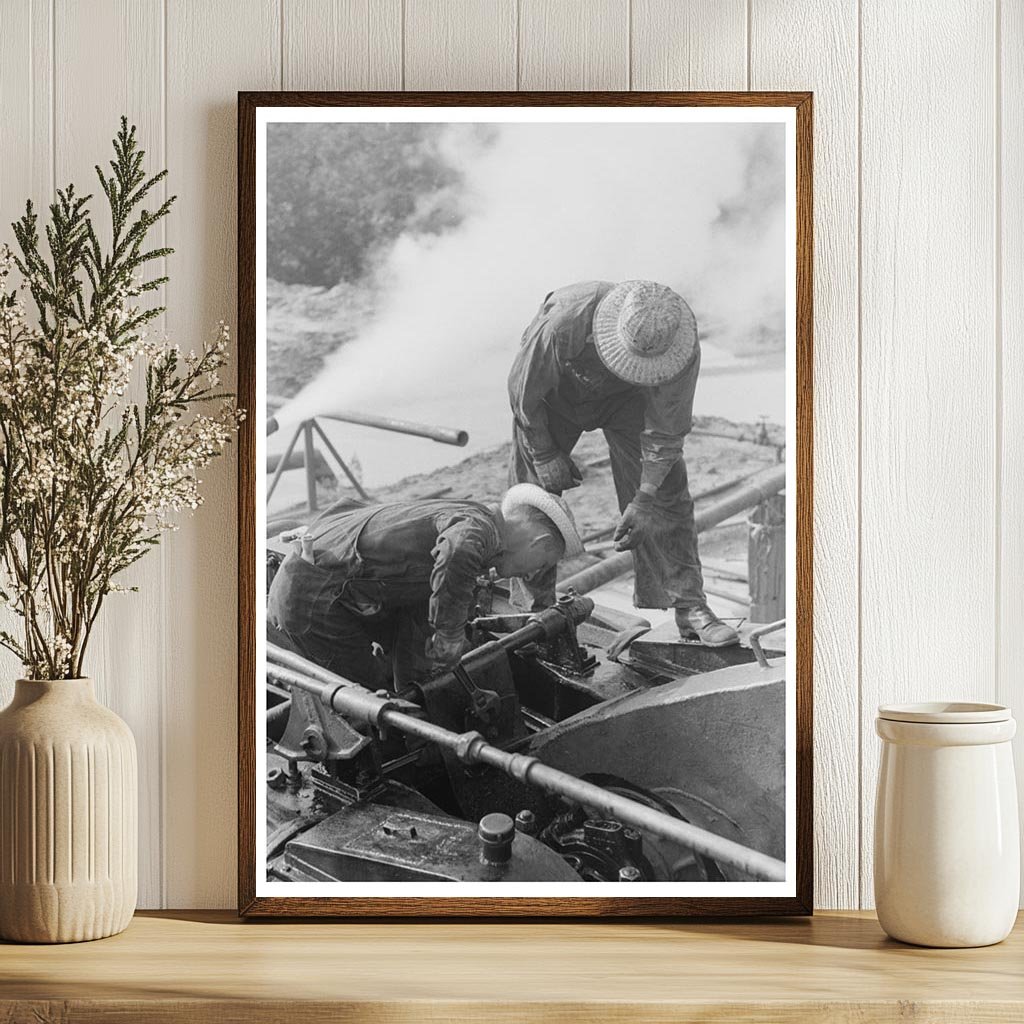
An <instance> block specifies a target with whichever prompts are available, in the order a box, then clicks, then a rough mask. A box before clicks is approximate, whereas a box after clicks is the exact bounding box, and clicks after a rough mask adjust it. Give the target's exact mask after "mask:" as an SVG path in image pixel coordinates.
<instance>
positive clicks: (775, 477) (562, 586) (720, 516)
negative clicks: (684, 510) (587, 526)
mask: <svg viewBox="0 0 1024 1024" xmlns="http://www.w3.org/2000/svg"><path fill="white" fill-rule="evenodd" d="M785 486H786V467H785V465H779V466H772V468H771V469H766V470H764V471H763V472H761V473H758V474H757V475H756V476H754V477H752V478H751V479H750V480H748V481H747V483H746V484H745V485H744V486H743V487H740V488H739V489H738V490H736V491H734V492H733V493H732V494H730V495H728V497H725V498H723V499H722V500H721V501H719V502H716V503H715V504H714V505H710V506H708V507H707V508H703V509H700V510H699V511H698V512H697V513H696V515H695V516H694V523H695V525H696V527H697V532H698V533H702V532H703V531H704V530H708V529H710V528H711V527H713V526H717V525H718V524H719V523H722V522H724V521H725V520H726V519H728V518H729V517H730V516H734V515H735V514H736V513H737V512H742V511H743V510H744V509H746V508H750V507H751V506H752V505H757V504H758V503H759V502H762V501H764V500H765V498H770V497H771V496H772V495H773V494H778V493H779V491H781V490H782V489H783V488H784V487H785ZM632 568H633V553H632V552H631V551H621V552H619V553H618V554H615V555H611V556H609V557H608V558H605V559H604V560H603V561H601V562H598V563H597V565H592V566H590V567H589V568H587V569H581V570H580V571H579V572H577V573H573V575H572V576H569V577H568V578H567V579H564V580H560V581H559V583H558V589H559V590H563V591H564V590H568V589H569V587H572V588H573V589H574V590H575V591H576V593H577V594H586V593H588V592H589V591H591V590H596V589H597V588H598V587H601V586H604V584H605V583H610V582H611V581H612V580H613V579H615V578H616V577H618V576H621V575H622V574H623V573H626V572H629V571H630V569H632Z"/></svg>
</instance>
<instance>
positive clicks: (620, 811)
mask: <svg viewBox="0 0 1024 1024" xmlns="http://www.w3.org/2000/svg"><path fill="white" fill-rule="evenodd" d="M273 654H274V656H275V657H277V656H279V655H286V656H287V658H286V660H287V661H289V662H292V663H293V664H297V663H299V662H304V661H305V659H304V658H299V656H298V655H291V654H289V652H286V651H282V650H281V648H274V649H273ZM296 659H298V661H296ZM314 668H315V669H316V672H315V677H313V676H307V675H305V674H304V673H302V672H299V671H294V670H292V669H289V668H283V667H280V666H275V665H270V666H268V669H267V671H268V673H269V674H270V675H272V676H274V677H275V678H277V679H279V680H281V681H282V682H284V683H287V684H289V685H291V686H298V687H301V688H302V689H305V690H308V691H309V692H310V693H313V694H315V695H316V696H317V698H318V699H319V700H320V701H321V702H322V703H323V704H325V705H326V706H327V707H329V708H331V709H332V710H333V711H336V712H337V713H338V714H342V715H346V716H348V717H350V718H353V719H355V720H356V721H358V722H362V723H366V724H372V725H375V726H378V727H386V728H391V729H396V730H398V731H399V732H401V733H404V734H405V735H407V736H415V737H417V738H419V739H422V740H425V741H427V742H429V743H434V744H437V745H438V746H440V747H444V748H445V749H447V750H451V751H452V752H454V753H455V754H456V755H457V756H458V758H459V760H460V761H462V762H463V763H464V764H486V765H490V766H491V767H493V768H497V769H498V770H499V771H501V772H504V773H505V774H506V775H509V776H511V777H512V778H514V779H517V780H519V781H520V782H522V783H524V784H525V785H530V786H536V787H538V788H539V789H543V790H545V791H546V792H549V793H554V794H556V795H558V796H561V797H563V798H565V799H566V800H569V801H570V802H572V803H575V804H580V805H582V806H585V807H591V808H594V809H596V810H598V811H600V812H601V813H603V814H606V815H608V816H609V817H612V818H615V819H617V820H619V821H622V822H624V823H626V824H628V825H634V826H635V827H637V828H639V829H641V830H643V831H644V832H649V833H650V834H652V835H656V836H659V837H660V838H662V839H667V840H669V841H670V842H675V843H678V844H680V845H681V846H685V847H687V848H689V849H691V850H694V851H695V852H697V853H700V854H703V855H704V856H706V857H710V858H712V859H713V860H715V861H717V862H718V863H720V864H726V865H729V866H730V867H733V868H736V869H737V870H739V871H742V872H743V873H744V874H747V875H750V876H752V877H754V878H758V879H762V880H765V881H772V882H782V881H785V879H786V865H785V864H784V863H783V862H782V861H780V860H777V859H776V858H774V857H769V856H768V855H767V854H764V853H760V852H759V851H757V850H751V849H748V848H747V847H745V846H742V845H741V844H739V843H736V842H733V841H732V840H731V839H726V838H725V837H723V836H719V835H716V834H715V833H714V832H709V831H707V830H706V829H702V828H700V827H699V826H697V825H693V824H691V823H690V822H686V821H681V820H680V819H678V818H673V817H672V816H671V815H668V814H665V813H664V812H663V811H659V810H656V809H655V808H653V807H646V806H644V805H643V804H640V803H637V802H636V801H634V800H631V799H629V798H628V797H625V796H620V795H619V794H618V793H611V792H609V791H607V790H605V789H602V788H601V787H600V786H595V785H594V784H593V783H590V782H584V781H583V780H582V779H578V778H576V776H574V775H570V774H569V773H568V772H563V771H560V770H559V769H557V768H552V767H550V766H549V765H546V764H544V763H543V762H542V761H540V760H538V759H537V758H536V757H531V756H529V755H527V754H516V753H510V752H509V751H505V750H501V749H500V748H499V747H494V746H492V745H491V744H489V743H487V742H486V740H484V738H483V737H482V736H481V735H480V734H479V733H476V732H465V733H456V732H452V731H451V730H449V729H445V728H443V727H442V726H440V725H436V724H434V723H433V722H428V721H426V720H424V719H422V718H416V717H413V716H412V715H410V714H408V713H407V712H406V711H404V710H401V708H402V706H403V705H404V706H405V707H406V708H411V707H413V706H412V705H409V704H406V703H405V702H401V701H397V700H395V699H393V698H388V697H379V696H377V695H376V694H373V693H371V692H370V691H369V690H367V689H365V688H364V687H362V686H359V685H358V684H356V683H353V682H351V681H350V680H348V679H345V678H343V677H342V676H338V675H335V674H334V673H333V672H328V671H327V670H326V669H322V668H319V667H316V666H314Z"/></svg>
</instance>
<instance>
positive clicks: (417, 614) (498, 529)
mask: <svg viewBox="0 0 1024 1024" xmlns="http://www.w3.org/2000/svg"><path fill="white" fill-rule="evenodd" d="M582 551H583V544H582V542H581V541H580V538H579V534H578V533H577V531H576V526H575V524H574V523H573V519H572V515H571V514H570V512H569V510H568V508H567V507H566V505H565V503H564V502H563V501H561V499H559V498H557V497H555V496H553V495H551V494H549V493H547V492H546V491H544V490H542V489H541V488H539V487H536V486H534V485H532V484H523V485H521V486H517V487H512V488H511V489H510V490H509V491H508V492H507V493H506V495H505V497H504V499H503V500H502V503H501V506H500V508H495V507H490V506H487V505H482V504H479V503H477V502H474V501H449V500H443V499H442V500H422V501H404V502H395V503H393V504H386V505H371V506H368V507H361V508H356V509H353V508H352V507H351V506H350V505H345V506H344V507H342V506H341V505H335V506H332V507H331V508H328V509H326V510H325V511H324V512H323V513H322V514H321V515H320V516H319V517H318V518H317V519H315V520H314V521H313V523H312V525H311V526H310V527H309V530H308V532H307V533H306V535H305V537H304V538H303V542H302V550H301V551H298V550H297V551H295V552H292V553H291V554H289V555H288V557H287V558H285V560H284V562H282V564H281V567H280V569H279V570H278V572H277V575H276V576H275V577H274V581H273V583H272V584H271V586H270V594H269V598H268V602H267V618H268V621H269V624H270V625H271V626H272V627H274V628H275V629H277V630H279V631H280V632H281V633H282V634H283V635H284V637H285V639H286V640H287V641H288V642H289V643H290V645H291V646H292V647H293V648H294V649H295V650H296V651H297V652H298V653H299V654H301V655H303V656H304V657H306V658H309V659H310V660H311V661H314V662H316V663H317V664H318V665H320V666H322V667H323V668H326V669H328V670H330V671H332V672H336V673H338V674H339V675H342V676H344V677H346V678H347V679H351V680H353V681H354V682H358V683H362V684H363V685H364V686H368V687H371V688H373V689H376V688H379V687H389V686H390V685H391V680H390V679H388V678H387V670H386V667H385V664H384V662H383V659H381V658H380V657H377V656H376V655H375V653H374V649H373V645H374V644H375V643H377V644H380V646H381V647H382V648H383V649H384V650H385V651H386V652H388V654H389V655H390V657H391V662H392V667H393V678H394V683H395V687H396V688H399V687H401V686H405V685H407V684H409V683H412V682H415V681H416V680H417V679H419V678H422V677H423V675H424V674H425V673H429V672H430V671H432V670H433V669H437V668H445V667H450V666H451V665H453V664H454V663H455V662H456V661H458V659H459V658H460V657H461V656H462V654H463V653H464V652H465V651H466V649H467V638H466V623H467V621H468V620H469V618H470V617H471V616H472V614H473V610H474V605H475V590H476V586H477V578H478V577H480V576H484V575H487V574H488V573H489V572H490V570H491V569H494V570H496V571H497V573H498V574H499V575H500V576H505V577H514V576H528V575H531V574H533V573H536V572H544V571H553V570H554V567H555V565H556V564H557V562H558V561H559V559H560V558H562V557H563V556H564V557H573V556H575V555H579V554H581V553H582Z"/></svg>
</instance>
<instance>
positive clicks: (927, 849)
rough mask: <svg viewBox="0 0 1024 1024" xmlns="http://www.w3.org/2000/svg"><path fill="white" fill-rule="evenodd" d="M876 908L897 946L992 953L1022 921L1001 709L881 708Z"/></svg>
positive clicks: (1007, 732)
mask: <svg viewBox="0 0 1024 1024" xmlns="http://www.w3.org/2000/svg"><path fill="white" fill-rule="evenodd" d="M875 726H876V729H877V731H878V735H879V736H880V737H881V738H882V763H881V771H880V773H879V777H878V798H877V803H876V805H875V905H876V908H877V912H878V921H879V923H880V924H881V926H882V927H883V928H884V929H885V931H886V932H888V934H889V935H891V936H892V937H893V938H894V939H900V940H901V941H903V942H911V943H915V944H916V945H920V946H944V947H958V946H987V945H991V944H992V943H993V942H1000V941H1002V940H1003V939H1005V938H1006V936H1007V935H1008V934H1009V933H1010V929H1011V928H1012V927H1013V923H1014V919H1015V917H1016V915H1017V903H1018V898H1019V891H1020V838H1019V833H1018V828H1017V791H1016V784H1015V782H1014V773H1013V756H1012V752H1011V747H1010V740H1011V739H1012V738H1013V735H1014V732H1015V731H1016V728H1017V723H1016V722H1015V721H1014V720H1013V718H1012V717H1011V716H1010V710H1009V708H1006V707H1003V706H1002V705H999V704H968V703H933V704H893V705H883V706H882V707H880V708H879V709H878V718H877V720H876V722H875Z"/></svg>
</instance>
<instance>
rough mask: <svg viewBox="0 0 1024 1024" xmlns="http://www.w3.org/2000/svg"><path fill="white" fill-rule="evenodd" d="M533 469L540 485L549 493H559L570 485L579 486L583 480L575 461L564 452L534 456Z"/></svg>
mask: <svg viewBox="0 0 1024 1024" xmlns="http://www.w3.org/2000/svg"><path fill="white" fill-rule="evenodd" d="M533 469H534V472H535V473H536V474H537V479H538V480H540V485H541V487H543V488H544V490H545V491H548V492H550V493H551V494H561V493H562V491H567V490H569V489H570V488H571V487H579V485H580V484H581V483H582V482H583V474H582V473H581V472H580V471H579V467H578V466H577V465H576V463H575V462H573V461H572V459H571V458H569V456H568V455H566V453H565V452H555V453H554V454H553V455H547V456H543V457H541V456H536V457H535V458H534V461H533Z"/></svg>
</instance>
